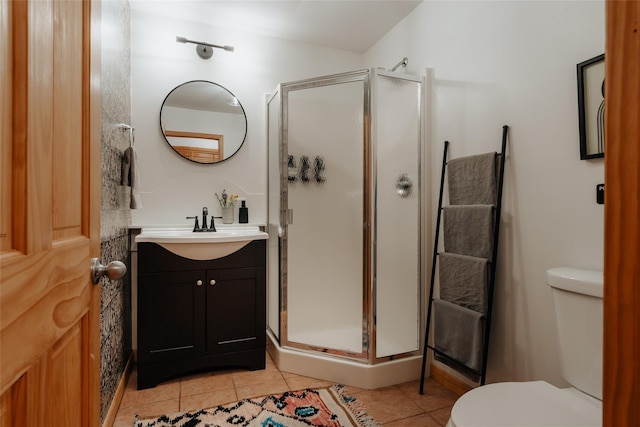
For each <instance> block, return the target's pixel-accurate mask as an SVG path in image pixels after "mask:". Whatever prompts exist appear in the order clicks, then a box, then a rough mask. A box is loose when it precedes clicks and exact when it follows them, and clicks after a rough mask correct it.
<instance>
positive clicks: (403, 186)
mask: <svg viewBox="0 0 640 427" xmlns="http://www.w3.org/2000/svg"><path fill="white" fill-rule="evenodd" d="M412 191H413V182H412V181H411V178H409V175H408V174H406V173H403V174H402V175H400V176H399V177H398V179H397V180H396V193H397V194H398V196H400V197H401V198H403V199H406V198H407V197H409V196H411V192H412Z"/></svg>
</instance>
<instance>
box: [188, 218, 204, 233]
mask: <svg viewBox="0 0 640 427" xmlns="http://www.w3.org/2000/svg"><path fill="white" fill-rule="evenodd" d="M187 219H195V220H196V223H195V224H194V226H193V231H202V230H201V229H200V223H199V222H198V217H197V216H188V217H187Z"/></svg>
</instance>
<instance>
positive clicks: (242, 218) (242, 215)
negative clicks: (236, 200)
mask: <svg viewBox="0 0 640 427" xmlns="http://www.w3.org/2000/svg"><path fill="white" fill-rule="evenodd" d="M245 203H246V201H245V200H242V206H240V208H239V209H238V222H239V223H240V224H247V223H248V222H249V208H247V205H246V204H245Z"/></svg>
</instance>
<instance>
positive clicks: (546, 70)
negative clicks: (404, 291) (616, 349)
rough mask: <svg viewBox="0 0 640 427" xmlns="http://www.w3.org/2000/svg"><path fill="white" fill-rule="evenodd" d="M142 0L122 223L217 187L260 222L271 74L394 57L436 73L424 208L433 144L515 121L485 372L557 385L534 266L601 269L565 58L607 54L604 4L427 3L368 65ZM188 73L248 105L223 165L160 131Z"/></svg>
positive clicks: (154, 217) (549, 307)
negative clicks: (242, 200)
mask: <svg viewBox="0 0 640 427" xmlns="http://www.w3.org/2000/svg"><path fill="white" fill-rule="evenodd" d="M136 3H143V4H145V3H146V4H150V6H152V5H153V2H136ZM140 7H143V6H140ZM149 9H150V10H149V11H145V12H141V11H140V9H134V10H133V12H132V41H133V45H132V82H131V84H132V121H133V123H132V124H133V125H134V126H135V128H136V148H137V150H138V155H139V160H140V169H141V192H142V200H143V205H144V208H143V209H141V210H137V211H133V215H132V222H133V224H137V225H141V224H179V223H184V224H187V223H188V221H187V220H185V219H184V217H185V216H188V215H195V214H198V213H200V210H201V208H202V206H208V207H209V209H210V212H212V211H213V212H214V213H215V214H216V215H219V211H215V210H213V209H214V208H217V204H216V203H217V202H215V198H214V195H213V193H214V192H216V191H217V192H220V191H222V189H223V188H226V189H227V191H229V192H233V193H238V194H240V197H246V198H247V204H248V206H249V208H250V210H249V213H250V219H251V221H252V222H261V223H263V222H265V221H266V182H265V181H266V147H265V141H266V138H265V125H264V122H265V117H264V106H263V104H264V94H266V93H269V92H271V91H272V90H273V88H275V86H276V85H277V84H278V83H279V82H286V81H293V80H298V79H303V78H308V77H314V76H321V75H326V74H332V73H338V72H344V71H349V70H355V69H359V68H362V67H363V66H379V65H383V66H389V65H390V64H395V63H397V62H398V61H399V60H400V59H401V58H402V57H403V56H408V57H409V66H408V69H407V72H408V73H411V74H417V75H422V74H424V69H425V67H433V68H434V70H435V82H434V83H435V85H434V86H435V91H434V96H433V101H432V102H433V107H434V108H433V114H432V116H431V123H432V126H431V131H430V132H429V135H428V137H429V143H430V146H429V149H428V150H429V156H430V159H429V162H428V163H429V164H428V177H429V179H430V180H431V185H430V192H431V207H430V210H431V211H433V210H434V207H435V206H436V203H437V194H438V193H437V192H438V187H439V174H440V164H441V156H442V141H443V140H444V139H448V140H450V141H451V152H450V154H451V156H452V157H460V156H464V155H468V154H476V153H481V152H486V151H490V150H499V144H500V136H501V127H502V125H503V124H508V125H509V126H510V127H511V131H510V136H511V138H510V142H509V143H510V145H509V148H508V151H507V153H508V158H507V169H506V182H505V193H504V210H503V223H502V229H501V236H500V237H501V239H500V245H501V246H500V262H501V264H500V266H499V272H498V284H497V294H496V298H495V311H494V324H493V325H494V326H493V334H492V342H491V351H490V355H489V357H490V361H489V371H488V381H489V382H494V381H502V380H531V379H545V380H547V381H550V382H552V383H554V384H556V385H560V386H561V385H564V381H563V380H562V377H561V375H560V370H559V367H558V346H557V343H556V340H557V337H556V333H555V329H554V327H555V325H554V322H555V315H554V312H553V303H552V299H551V293H550V291H549V289H548V287H547V286H546V284H545V271H546V270H547V269H548V268H551V267H554V266H560V265H570V266H575V267H583V268H593V269H601V268H602V263H603V262H602V254H603V208H602V206H600V205H596V203H595V186H596V184H598V183H601V182H603V180H604V165H603V162H602V160H593V161H581V160H579V150H578V118H577V117H578V112H577V105H576V100H577V94H576V69H575V65H576V64H577V63H579V62H581V61H583V60H585V59H588V58H591V57H593V56H596V55H598V54H601V53H602V52H603V50H604V3H603V2H602V1H570V2H557V1H549V2H547V1H544V2H543V1H541V2H538V1H534V2H524V1H513V2H503V1H501V2H484V1H473V2H461V1H460V2H458V1H456V2H451V1H442V2H437V1H427V2H425V3H424V4H422V5H420V6H419V7H418V8H417V9H415V10H414V11H413V12H412V14H411V15H409V16H408V17H407V18H406V19H405V20H404V21H403V22H402V23H401V24H400V25H398V26H397V27H396V28H394V29H393V30H392V31H391V32H389V33H388V34H387V35H386V36H385V37H384V38H383V39H382V40H381V41H380V42H379V43H377V44H376V45H375V46H374V47H373V48H372V49H371V50H370V51H369V52H367V54H366V55H365V56H364V62H363V61H362V59H363V58H362V56H360V55H357V54H354V53H349V52H342V51H337V50H330V49H322V48H314V47H310V46H305V45H302V44H296V43H291V42H285V41H280V40H275V39H269V38H266V37H260V38H258V37H253V36H248V35H243V34H238V33H233V32H230V31H228V30H220V29H217V28H214V27H207V26H203V25H198V24H194V23H190V22H179V21H177V20H166V19H163V18H161V17H159V16H153V15H152V14H151V10H152V9H153V8H152V7H150V8H149ZM177 35H180V36H185V37H188V38H192V39H196V40H198V39H203V40H208V41H211V42H214V43H221V44H230V45H234V46H235V47H236V52H235V53H229V52H223V51H219V52H218V51H216V52H215V53H214V57H213V58H212V59H211V60H208V61H204V60H201V59H200V58H199V57H198V56H197V55H196V53H195V47H194V46H192V45H184V44H179V43H176V42H175V36H177ZM192 79H203V80H211V81H214V82H216V83H219V84H221V85H223V86H225V87H227V88H228V89H229V90H231V91H232V92H233V93H234V94H235V95H236V96H237V97H238V99H239V100H240V102H242V104H243V106H244V108H245V110H246V112H247V117H248V122H249V127H248V134H247V140H246V142H245V145H244V146H243V147H242V149H241V150H240V152H239V153H238V154H237V155H235V156H234V157H233V158H232V159H230V160H228V161H226V162H224V163H222V164H218V165H213V166H211V165H207V166H200V165H196V164H194V163H192V162H190V161H187V160H184V159H182V158H180V157H179V156H178V155H177V154H176V153H174V152H173V150H172V149H171V148H170V147H168V146H167V144H166V142H165V141H164V139H163V137H162V134H161V133H160V129H159V125H158V123H159V119H158V115H159V111H160V105H161V104H162V100H163V99H164V97H165V96H166V94H167V93H168V92H169V91H170V90H171V89H173V88H174V87H175V86H177V85H178V84H180V83H183V82H185V81H188V80H192ZM434 223H435V220H433V221H432V226H433V224H434ZM432 237H433V236H432V235H431V236H428V239H431V238H432ZM430 241H432V240H430ZM430 246H431V245H430V243H427V247H430ZM428 259H429V260H430V259H431V256H430V254H428Z"/></svg>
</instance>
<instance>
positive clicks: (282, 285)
mask: <svg viewBox="0 0 640 427" xmlns="http://www.w3.org/2000/svg"><path fill="white" fill-rule="evenodd" d="M376 74H377V75H383V76H387V77H393V78H400V79H404V80H410V81H413V82H416V83H418V84H419V92H420V94H419V99H418V105H417V107H418V115H419V123H418V144H419V149H418V151H419V153H420V159H419V161H418V174H419V182H418V190H417V191H418V194H419V197H420V199H419V201H418V209H419V215H418V216H419V224H418V232H419V233H423V232H424V229H423V226H424V218H425V215H424V211H425V206H424V204H425V197H424V194H423V183H424V168H423V162H424V144H423V135H422V127H423V122H424V117H423V114H424V113H423V108H422V100H423V98H424V97H423V91H424V81H422V80H421V79H420V78H418V77H415V76H409V75H404V74H399V73H393V72H388V71H386V70H381V69H372V68H371V69H363V70H357V71H352V72H347V73H341V74H335V75H329V76H323V77H317V78H311V79H306V80H301V81H296V82H289V83H281V84H279V85H278V87H277V89H276V91H275V93H274V95H273V96H272V97H270V98H269V99H268V100H267V106H268V105H269V103H270V102H271V101H272V100H273V99H274V98H278V99H279V103H280V111H279V115H278V140H279V141H278V144H279V175H278V176H279V187H280V191H279V193H280V197H279V200H280V209H279V231H278V241H279V256H278V260H279V266H278V267H279V273H278V279H279V284H278V285H279V304H278V305H279V312H278V319H279V321H278V323H279V325H278V326H279V330H278V333H277V334H274V335H275V336H276V337H277V340H278V342H279V344H280V346H282V347H289V348H293V349H299V350H303V351H309V352H312V353H321V354H323V355H328V356H336V357H339V358H344V359H349V360H352V361H356V362H360V363H367V364H375V363H380V362H384V361H390V360H397V359H402V358H405V357H411V356H415V355H416V354H420V353H421V347H422V343H421V341H420V340H421V338H420V337H421V336H422V335H423V333H422V331H423V330H422V329H421V328H419V330H418V343H419V345H418V347H419V348H418V349H417V350H416V351H409V352H405V353H400V354H394V355H391V356H383V357H376V336H375V330H376V325H375V312H376V304H375V283H374V273H375V268H376V260H375V251H376V249H375V241H374V236H373V233H374V228H375V226H376V223H375V221H376V215H375V203H376V177H375V165H376V153H375V151H376V150H375V147H374V146H373V145H374V144H373V141H372V125H373V124H372V117H373V114H374V113H375V112H373V111H372V109H373V108H374V107H373V102H372V101H373V99H372V96H373V95H372V92H373V89H372V86H373V80H375V77H374V76H375V75H376ZM357 81H362V82H363V92H364V96H363V104H362V107H363V124H362V126H363V132H362V137H363V141H362V143H363V157H362V161H363V181H362V185H363V200H362V203H363V235H362V239H363V242H362V269H363V271H362V279H363V283H362V291H363V292H362V295H363V299H362V332H363V341H362V351H361V352H360V353H352V352H346V351H343V350H337V349H331V348H321V347H317V346H313V345H309V344H304V343H299V342H295V341H289V339H288V324H287V320H288V319H286V318H285V316H283V315H282V314H283V313H285V312H287V293H288V292H287V289H288V271H287V270H288V267H287V261H288V257H287V254H288V224H289V223H290V222H291V221H290V220H291V219H292V218H291V217H292V213H291V212H290V211H289V209H288V185H289V183H288V179H287V176H288V124H289V123H288V119H289V118H288V106H289V105H288V94H289V92H291V91H294V90H303V89H310V88H315V87H322V86H331V85H336V84H342V83H351V82H357ZM268 111H269V109H268V107H267V112H268ZM267 121H268V118H267ZM269 222H270V221H269ZM420 235H422V234H420ZM423 240H424V239H420V241H419V244H418V248H417V252H418V253H417V256H418V258H419V262H418V269H419V272H418V280H419V283H418V284H417V293H418V295H417V296H418V301H417V304H418V305H419V310H418V319H417V322H418V324H419V325H422V323H424V322H423V317H424V307H423V305H424V304H422V297H423V292H424V290H423V283H424V262H423V261H422V258H423V257H422V255H421V254H422V253H424V242H423ZM270 267H273V266H270ZM268 327H269V326H268ZM269 329H271V328H270V327H269Z"/></svg>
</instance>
